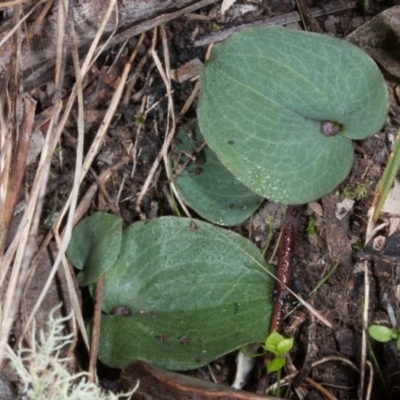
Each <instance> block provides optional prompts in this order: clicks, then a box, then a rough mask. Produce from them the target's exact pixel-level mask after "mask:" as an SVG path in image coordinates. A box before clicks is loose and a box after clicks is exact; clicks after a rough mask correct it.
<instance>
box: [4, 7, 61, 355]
mask: <svg viewBox="0 0 400 400" xmlns="http://www.w3.org/2000/svg"><path fill="white" fill-rule="evenodd" d="M65 12H66V10H65V9H64V6H63V5H62V3H60V9H59V15H58V22H59V25H58V29H59V30H58V33H59V34H58V38H57V40H58V42H59V47H58V49H59V51H58V53H57V55H56V82H55V84H56V92H55V97H54V114H53V118H52V120H51V122H50V125H49V129H48V133H47V136H46V141H45V146H44V148H43V150H42V155H41V159H40V162H39V167H38V170H37V174H36V177H35V181H34V184H33V187H32V191H31V195H30V198H29V201H28V205H27V208H26V212H25V214H24V216H23V218H22V221H21V224H20V229H19V231H18V232H17V234H16V235H15V238H14V240H13V242H12V244H11V245H10V247H9V248H8V250H7V253H6V255H5V257H4V258H3V260H2V261H3V265H2V271H1V272H2V274H3V275H2V282H3V281H4V277H5V273H6V271H7V270H8V267H9V265H10V262H11V259H12V258H13V256H14V254H15V260H14V266H13V269H12V273H11V277H10V281H9V285H8V287H7V292H6V294H5V302H4V306H3V310H2V311H3V314H2V315H3V320H2V327H1V328H2V332H1V334H2V336H1V338H0V361H1V360H3V357H4V349H5V345H6V343H7V340H8V335H9V332H10V330H11V326H12V323H13V321H14V319H15V314H16V311H17V309H18V306H19V302H20V299H21V296H22V292H23V287H24V284H25V277H26V274H27V271H28V268H29V266H30V263H31V260H32V257H33V253H34V251H35V248H36V235H37V230H38V227H39V221H40V215H41V210H42V204H43V199H44V194H45V188H46V183H47V179H48V175H49V171H50V162H51V156H52V148H53V146H54V145H55V144H54V138H55V132H56V128H57V121H58V117H59V115H60V112H61V107H62V101H61V93H62V85H63V77H64V68H65V57H66V52H65V49H66V47H65V46H63V40H64V29H65V22H66V13H65ZM15 15H16V16H18V13H16V14H15ZM16 43H17V44H18V43H19V44H20V45H21V43H22V40H21V38H20V39H19V40H18V41H16ZM63 49H64V51H63ZM17 54H19V55H20V52H18V53H17ZM20 62H21V61H20ZM16 76H18V75H16Z"/></svg>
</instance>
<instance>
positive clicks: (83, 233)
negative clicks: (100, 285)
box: [67, 212, 122, 286]
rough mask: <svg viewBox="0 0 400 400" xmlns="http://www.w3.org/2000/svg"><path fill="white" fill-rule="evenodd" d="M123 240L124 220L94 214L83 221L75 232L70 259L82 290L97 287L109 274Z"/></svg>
mask: <svg viewBox="0 0 400 400" xmlns="http://www.w3.org/2000/svg"><path fill="white" fill-rule="evenodd" d="M121 236H122V219H121V218H119V217H116V216H115V215H112V214H106V213H102V212H98V213H95V214H93V215H91V216H90V217H89V218H86V219H84V220H83V221H81V222H80V223H79V224H78V225H77V226H76V227H75V228H74V230H73V231H72V237H71V240H70V243H69V245H68V249H67V256H68V259H69V260H70V262H71V263H72V265H73V266H74V267H75V268H78V269H82V270H83V271H82V272H80V273H79V274H78V280H79V283H80V285H81V286H86V285H89V284H90V283H94V282H96V281H97V279H98V278H99V277H100V276H101V275H102V274H104V273H105V272H106V271H107V270H109V269H110V268H111V267H112V265H113V264H114V262H115V260H116V259H117V257H118V254H119V250H120V246H121Z"/></svg>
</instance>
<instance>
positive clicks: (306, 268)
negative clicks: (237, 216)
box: [16, 0, 400, 400]
mask: <svg viewBox="0 0 400 400" xmlns="http://www.w3.org/2000/svg"><path fill="white" fill-rule="evenodd" d="M301 3H303V2H301ZM305 3H306V4H307V2H305ZM333 3H334V4H335V5H336V4H337V2H330V1H324V0H320V1H314V2H313V1H310V2H309V4H307V7H306V9H305V10H306V11H305V12H306V14H307V12H308V13H310V10H311V11H312V10H314V8H315V7H318V6H321V5H324V6H326V5H329V4H333ZM342 3H346V2H342ZM396 4H397V3H396V1H376V0H375V1H374V0H370V1H364V2H359V4H356V5H355V6H353V7H350V6H349V7H348V9H344V10H342V11H338V12H330V13H328V14H326V15H323V16H320V17H316V18H314V17H312V15H311V17H309V18H305V24H306V28H307V29H308V30H315V29H316V28H315V25H313V24H315V23H316V24H317V26H318V27H319V28H320V29H321V31H322V32H328V33H329V34H331V35H335V36H337V37H339V38H345V37H346V36H347V35H349V34H350V33H352V32H354V31H355V30H356V29H357V28H359V27H360V26H362V25H363V24H365V23H366V22H367V21H369V20H371V19H372V18H373V17H374V16H376V15H378V14H379V13H381V12H383V11H385V10H388V9H389V8H390V7H393V6H395V5H396ZM220 6H221V4H220V2H216V3H215V4H211V5H208V6H205V7H203V8H201V9H199V10H196V11H194V12H193V13H191V14H189V15H184V16H181V17H178V18H176V19H173V20H172V21H170V22H168V23H167V24H166V25H165V31H166V38H167V44H168V50H169V62H170V65H171V69H172V70H175V69H177V68H179V67H181V66H182V65H185V64H186V63H187V62H189V61H191V60H193V59H195V58H198V59H200V60H202V61H204V58H205V55H206V51H207V45H203V46H196V41H198V40H202V39H204V38H207V37H209V35H210V34H214V33H218V32H221V31H224V30H226V29H228V28H229V29H230V28H232V27H236V26H239V25H242V24H251V23H254V22H255V21H258V20H260V19H262V18H265V17H266V16H269V17H280V16H287V15H288V14H289V13H291V12H293V11H295V10H297V6H296V2H295V1H292V0H281V1H274V0H264V1H261V2H258V1H237V2H236V3H235V4H234V6H233V7H232V8H231V9H230V10H229V11H228V12H227V13H226V15H225V16H221V14H220ZM246 7H247V8H246ZM248 10H250V11H248ZM305 17H307V15H306V16H305ZM310 21H311V22H310ZM289 26H290V27H303V25H302V24H301V23H300V22H290V23H289ZM397 34H398V35H400V32H398V33H397ZM153 39H154V32H153V31H148V32H146V33H145V37H144V41H143V44H142V45H141V46H140V47H139V52H138V60H139V61H135V63H134V65H133V68H134V69H135V68H137V75H138V79H137V80H136V82H135V83H134V85H133V86H132V88H131V89H132V90H131V94H130V97H129V98H128V101H127V102H126V103H124V104H123V103H121V104H120V105H119V107H118V108H117V111H116V113H115V115H114V118H113V121H112V124H111V127H110V129H109V130H108V132H107V136H106V139H105V142H104V145H103V146H102V148H101V151H100V153H99V154H98V155H97V156H96V158H95V161H94V163H93V165H92V168H93V173H92V175H91V176H90V178H88V179H86V180H85V181H84V182H83V184H82V186H81V193H82V194H84V193H85V192H86V191H87V190H88V189H89V187H90V185H92V184H93V182H96V180H97V179H100V178H99V177H101V176H102V173H104V171H109V172H110V175H109V177H108V179H107V181H105V182H106V183H105V184H104V185H100V186H101V187H102V191H103V194H104V193H105V195H104V198H105V202H106V203H107V204H108V205H110V204H111V205H113V206H114V207H115V208H116V209H118V210H119V212H120V215H121V216H122V217H123V219H124V221H125V223H126V224H129V223H132V222H134V221H138V220H139V219H140V218H141V215H140V213H139V212H138V207H137V201H138V194H139V193H140V191H141V189H142V188H143V185H144V184H145V181H146V179H147V177H148V176H149V173H150V172H151V167H152V165H153V163H154V161H155V159H156V157H157V155H158V153H159V152H160V150H161V148H162V146H163V143H164V137H165V132H167V131H168V127H167V124H169V123H170V120H169V119H168V98H167V96H166V89H165V85H164V82H163V79H162V77H161V76H160V74H159V73H158V71H157V68H156V66H155V64H154V60H153V58H152V57H150V56H149V48H150V47H151V46H152V41H153ZM137 41H138V37H133V38H131V39H130V40H129V41H128V43H127V45H126V48H125V49H122V52H121V53H120V54H119V50H121V46H120V45H116V46H114V47H113V48H112V49H111V50H107V51H106V52H105V53H104V54H103V55H102V56H101V57H100V58H99V59H98V60H97V61H96V63H95V65H94V67H93V68H92V70H91V72H90V74H89V75H88V78H87V79H88V81H87V82H86V83H85V85H86V88H85V91H84V96H85V122H86V128H85V129H86V131H85V141H86V143H85V147H86V148H85V150H86V151H87V150H88V148H89V146H90V144H91V140H92V139H93V137H94V134H95V132H96V130H97V129H98V128H99V124H100V121H101V119H102V117H103V116H104V114H105V110H106V109H107V106H108V104H109V102H110V100H111V97H112V95H113V92H114V91H115V88H116V86H117V83H118V77H120V76H121V73H122V70H123V68H124V65H125V63H126V61H127V59H128V58H129V55H130V53H131V51H132V49H133V48H134V47H135V45H136V43H137ZM155 50H156V52H157V53H158V54H159V55H160V57H161V58H162V62H165V60H164V58H163V56H162V55H163V44H162V41H161V39H160V38H159V39H158V40H157V42H156V43H155ZM117 55H118V56H117ZM397 62H400V59H397ZM111 65H112V66H113V67H112V68H110V66H111ZM398 65H399V64H397V68H398ZM380 66H381V67H382V71H383V73H384V75H385V78H387V84H388V89H389V92H390V100H391V108H390V115H389V118H388V121H387V124H386V126H385V127H384V129H383V130H382V131H381V132H380V133H378V134H377V135H375V136H374V137H372V138H370V139H367V140H365V141H360V142H357V143H356V144H355V154H356V157H355V162H354V166H353V169H352V171H351V174H350V175H349V177H348V178H347V179H346V180H345V181H344V182H343V183H342V184H341V185H340V186H339V187H338V188H337V190H336V191H335V192H334V193H331V194H329V195H327V196H325V197H324V198H322V199H321V200H320V201H317V202H313V203H310V204H308V205H305V206H304V207H303V211H302V216H301V222H300V228H299V230H298V235H297V239H296V253H295V264H294V265H295V268H294V280H293V289H294V291H295V292H296V293H298V294H299V295H300V296H302V297H303V298H304V299H306V300H307V301H308V302H309V303H310V304H311V305H312V306H313V307H315V309H316V310H318V312H319V313H321V314H322V315H323V316H324V317H325V318H326V319H328V320H329V321H330V323H331V324H332V326H333V327H332V328H328V327H326V326H324V325H322V324H321V323H320V322H318V320H317V319H316V318H315V316H313V315H311V314H310V313H309V312H307V311H306V310H305V309H304V308H303V307H299V306H298V304H297V303H296V301H295V300H293V312H292V313H290V315H288V316H287V318H286V319H285V324H284V332H285V334H286V335H287V336H290V337H293V338H294V343H295V344H294V348H293V350H292V351H291V352H290V360H289V361H288V363H287V373H288V374H292V373H294V372H298V374H297V375H296V376H295V378H294V379H293V380H291V384H290V386H289V388H288V390H287V392H286V394H285V398H288V399H298V398H300V399H308V400H317V399H325V398H331V399H335V398H336V399H340V400H347V399H356V398H359V397H358V390H359V383H360V370H359V368H360V365H361V358H362V354H361V349H362V332H363V329H364V328H363V309H364V306H367V307H368V322H366V323H367V324H368V325H370V324H373V323H374V324H375V323H378V324H383V325H385V326H391V322H390V320H389V316H388V309H393V314H394V316H395V317H396V318H397V321H400V303H399V284H400V267H399V265H400V264H399V260H400V258H399V256H400V250H399V246H400V233H399V231H398V229H397V228H395V225H394V224H395V223H396V221H395V219H396V218H392V217H389V216H388V215H383V216H382V218H381V219H380V222H387V224H386V226H385V227H383V228H382V229H381V230H379V232H378V233H377V234H376V235H375V239H374V240H373V241H372V243H371V244H369V245H367V246H364V241H365V235H366V229H367V220H368V210H369V209H370V207H371V204H372V201H373V198H374V193H375V189H376V187H377V184H378V182H379V179H380V177H381V175H382V172H383V170H384V168H385V165H386V163H387V160H388V157H389V154H390V152H391V149H392V145H393V141H394V138H395V135H396V131H397V129H398V126H399V120H400V108H399V107H400V101H399V97H398V96H399V94H398V91H397V90H398V80H399V78H400V75H398V76H395V75H393V73H392V70H388V69H386V68H385V66H384V65H381V64H380ZM67 71H68V70H67ZM194 75H196V73H195V74H194ZM71 84H72V80H71V79H70V77H68V76H67V77H66V79H65V91H66V92H68V91H70V90H71V87H72V86H71ZM195 85H196V81H195V80H194V81H191V80H185V81H183V82H181V83H179V82H177V81H173V86H172V98H173V104H174V112H175V114H176V124H177V127H178V128H179V127H184V126H188V124H189V123H190V122H191V121H192V120H193V119H194V118H195V117H196V102H197V100H196V98H195V99H194V102H193V103H192V104H191V106H190V108H189V109H188V111H187V112H186V113H185V114H179V111H180V110H181V109H182V107H183V106H184V104H185V102H186V101H187V100H188V98H189V96H190V94H191V93H192V91H193V90H194V89H195ZM32 95H33V97H34V98H35V99H36V100H37V101H38V106H37V107H38V108H37V109H38V110H39V111H40V112H42V113H43V112H44V111H45V110H47V109H49V108H51V107H52V104H53V98H54V93H52V92H51V90H50V89H49V86H46V85H44V86H43V85H42V86H40V87H37V88H36V89H34V90H33V91H32ZM73 115H74V111H73V113H72V116H71V118H70V120H69V121H68V123H67V125H66V128H65V130H64V132H63V136H62V138H61V141H60V145H59V147H58V149H57V154H56V156H54V157H53V160H52V165H51V174H50V180H49V183H48V186H47V192H46V199H45V203H44V209H43V214H42V219H43V222H42V223H41V228H40V232H41V234H42V235H43V237H44V235H45V234H46V232H47V231H48V229H49V226H50V223H51V220H52V218H53V215H54V214H56V213H57V212H58V211H59V210H60V209H61V207H62V206H63V205H64V204H65V202H66V200H67V197H68V194H69V188H70V187H71V184H72V179H73V167H74V163H75V148H76V138H77V131H76V120H75V119H74V117H73ZM174 144H175V143H174V142H173V143H172V146H174ZM36 168H37V161H36V162H33V163H31V164H30V165H29V166H28V168H27V171H26V174H25V190H26V191H29V190H30V188H31V185H32V184H33V178H34V174H35V171H36ZM345 199H348V200H351V201H352V202H351V203H350V205H348V204H349V203H346V202H345V201H344V200H345ZM397 207H398V209H400V205H399V203H397ZM95 208H96V207H95V205H92V206H91V209H93V210H94V209H95ZM111 211H112V207H111ZM140 211H141V213H143V214H144V215H145V216H146V218H152V217H155V216H163V215H173V214H174V210H173V207H172V206H171V198H170V193H169V188H168V178H167V174H166V172H165V170H164V167H163V164H162V163H161V164H160V166H159V167H158V168H157V170H156V171H155V174H154V176H153V179H152V180H151V184H150V186H149V189H148V190H147V191H146V192H145V194H144V196H143V199H142V202H141V206H140ZM283 211H284V210H283V208H282V207H281V206H280V205H277V204H274V203H271V202H267V201H266V202H264V203H263V205H262V206H261V207H260V208H259V210H258V211H257V212H256V213H255V214H254V215H253V216H252V217H251V218H250V219H249V220H247V221H246V222H244V223H243V224H242V225H240V226H236V227H234V228H232V229H233V230H235V231H237V232H239V233H241V234H242V235H244V236H245V237H249V238H250V239H251V240H252V241H253V242H254V243H256V245H257V246H259V247H260V249H262V248H263V247H264V246H265V244H266V242H267V241H268V240H271V243H270V245H269V248H268V251H267V254H266V259H267V260H270V259H271V262H272V264H273V265H276V263H277V259H276V255H274V248H275V246H276V243H277V240H278V235H279V230H280V227H281V224H282V220H283ZM89 213H90V211H88V214H89ZM337 213H339V214H340V219H338V218H337ZM268 216H272V217H273V219H274V225H273V233H272V239H271V237H269V231H268V226H267V224H266V221H267V219H268ZM142 217H143V215H142ZM392 231H393V232H392ZM366 269H367V273H366ZM366 281H367V282H368V286H369V288H368V291H367V292H368V297H369V299H368V298H367V297H366ZM313 291H315V292H313ZM367 300H368V304H366V301H367ZM30 301H32V302H34V301H35V300H34V299H31V300H30ZM83 301H84V306H85V315H86V316H87V317H88V318H89V317H90V316H91V315H90V314H91V313H92V312H93V311H92V308H91V307H92V305H91V304H88V300H87V293H85V292H84V293H83ZM25 303H26V301H25ZM28 303H29V301H28ZM25 306H26V307H27V308H30V305H29V304H25ZM16 334H18V332H17V333H16ZM369 342H370V344H369V345H368V346H367V347H368V349H369V351H368V354H367V358H368V360H370V363H369V364H367V367H366V377H367V379H366V381H365V385H366V386H367V385H368V379H369V377H370V376H371V374H373V377H372V393H371V396H370V398H371V399H378V398H380V399H382V398H385V399H386V398H387V399H398V398H400V375H399V374H398V371H399V370H400V356H399V351H398V350H397V349H396V345H395V343H394V342H390V343H385V344H379V343H377V342H374V341H372V340H369ZM78 348H79V347H78ZM371 350H372V351H373V354H374V355H375V357H376V362H377V365H378V366H379V369H378V367H377V365H375V364H374V362H373V357H371V355H370V351H371ZM370 367H371V368H372V370H373V372H372V370H371V368H370ZM234 369H235V358H234V355H228V356H226V357H223V358H222V359H219V360H216V361H215V362H213V363H211V364H210V366H209V367H208V368H206V367H204V368H201V369H199V370H197V371H192V372H190V373H189V375H191V376H196V377H199V378H201V379H205V380H212V377H211V374H210V371H211V372H212V373H213V375H214V377H215V379H216V381H217V382H218V383H221V384H223V385H227V384H230V383H231V382H232V379H233V376H234ZM99 372H100V376H101V379H102V382H103V384H104V385H106V384H110V385H111V387H112V385H113V381H114V380H115V377H116V376H117V375H118V373H119V372H118V371H110V370H109V369H107V368H104V367H103V368H100V369H99ZM272 381H273V379H272ZM114 384H115V382H114ZM318 385H322V386H323V387H325V388H326V389H327V390H328V391H329V393H330V395H331V396H332V397H328V395H326V394H325V395H324V394H322V393H321V390H320V389H319V387H318ZM245 389H247V390H249V391H253V390H254V383H252V381H251V379H250V382H249V384H248V385H247V386H246V387H245ZM159 398H160V399H162V398H163V397H162V396H160V397H159ZM196 398H197V397H196ZM199 398H200V397H199Z"/></svg>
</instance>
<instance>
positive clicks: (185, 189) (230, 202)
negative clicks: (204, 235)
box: [173, 123, 264, 226]
mask: <svg viewBox="0 0 400 400" xmlns="http://www.w3.org/2000/svg"><path fill="white" fill-rule="evenodd" d="M177 139H178V140H179V141H180V144H179V145H178V146H176V147H175V148H174V150H173V152H174V155H175V156H179V154H181V157H180V160H179V162H180V164H182V163H186V164H187V165H186V166H185V168H184V169H183V171H181V172H180V173H179V175H178V176H177V178H176V179H175V185H176V187H177V189H178V191H179V194H180V195H181V197H182V200H183V201H184V202H185V204H187V205H188V206H189V207H190V208H192V209H193V210H195V211H196V212H197V213H198V214H199V215H201V216H202V217H203V218H205V219H207V220H208V221H210V222H213V223H214V224H219V225H228V226H230V225H237V224H240V223H242V222H243V221H245V220H246V219H247V218H249V217H250V216H251V215H252V214H253V212H254V211H255V210H256V209H257V208H258V207H259V206H260V204H261V203H262V201H263V200H264V198H263V197H261V196H259V195H258V194H255V193H254V192H252V191H251V190H250V189H249V188H248V187H247V186H244V185H243V184H242V183H241V182H240V181H239V180H238V179H237V178H236V177H235V176H234V175H232V174H231V173H230V172H229V171H228V170H227V169H226V167H225V166H224V165H223V164H222V163H221V161H220V160H219V159H218V158H217V156H216V155H215V154H214V152H213V151H212V150H211V149H210V148H209V147H208V146H206V147H204V149H203V150H202V151H201V152H196V151H197V149H198V148H199V147H200V146H201V145H202V144H203V145H204V139H203V136H202V135H201V132H200V131H199V129H198V125H197V123H196V124H195V126H194V129H193V132H192V135H191V138H189V137H188V134H187V132H185V131H184V130H183V129H181V130H180V131H179V132H178V134H177ZM183 151H184V152H186V153H192V154H193V155H194V156H195V159H194V161H193V162H189V161H190V160H188V157H186V156H185V155H184V153H182V152H183ZM180 164H178V167H179V165H180Z"/></svg>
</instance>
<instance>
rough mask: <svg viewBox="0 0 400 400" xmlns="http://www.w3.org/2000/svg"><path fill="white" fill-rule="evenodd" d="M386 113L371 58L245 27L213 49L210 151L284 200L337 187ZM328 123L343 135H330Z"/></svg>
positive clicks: (279, 31)
mask: <svg viewBox="0 0 400 400" xmlns="http://www.w3.org/2000/svg"><path fill="white" fill-rule="evenodd" d="M387 113H388V96H387V91H386V87H385V82H384V80H383V77H382V75H381V73H380V71H379V70H378V68H377V66H376V65H375V63H374V62H373V60H372V59H371V58H370V57H369V56H368V55H367V54H366V53H364V52H363V51H362V50H361V49H359V48H357V47H356V46H354V45H352V44H350V43H348V42H346V41H344V40H339V39H336V38H331V37H328V36H325V35H318V34H314V33H308V32H301V31H295V30H290V29H287V28H281V27H268V28H247V29H244V30H242V31H241V32H239V33H237V34H234V35H232V36H231V37H230V38H229V39H228V40H226V41H225V42H223V43H222V44H219V45H217V46H215V48H214V50H213V53H212V57H211V59H210V61H209V62H208V64H207V65H206V67H205V68H204V70H203V73H202V75H201V95H200V100H199V106H198V118H199V124H200V129H201V131H202V134H203V135H204V137H205V139H206V141H207V143H208V145H209V146H210V147H211V149H212V150H213V151H214V152H215V153H216V155H217V157H218V158H219V159H220V160H221V161H222V162H223V164H224V165H225V166H226V167H227V168H228V169H229V170H230V171H231V172H232V173H233V174H234V175H235V176H236V177H238V178H239V179H240V180H241V181H242V182H243V183H244V184H245V185H246V186H248V187H249V188H250V189H251V190H253V191H254V192H256V193H258V194H260V195H261V196H264V197H267V198H270V199H272V200H274V201H277V202H282V203H286V204H301V203H305V202H308V201H311V200H314V199H317V198H320V197H321V196H323V195H324V194H326V193H328V192H330V191H331V190H333V189H334V188H335V187H336V186H337V185H338V184H339V183H340V182H341V181H342V180H343V179H344V178H345V177H346V176H347V174H348V173H349V171H350V169H351V166H352V163H353V147H352V143H351V139H364V138H366V137H368V136H371V135H373V134H375V133H376V132H378V131H379V130H380V129H381V127H382V126H383V124H384V122H385V120H386V116H387ZM327 120H328V121H334V122H336V123H338V124H340V125H341V131H340V132H339V133H338V134H336V135H334V136H326V135H324V134H323V133H322V131H321V127H322V123H323V121H327ZM232 143H233V144H232Z"/></svg>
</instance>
